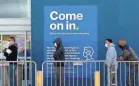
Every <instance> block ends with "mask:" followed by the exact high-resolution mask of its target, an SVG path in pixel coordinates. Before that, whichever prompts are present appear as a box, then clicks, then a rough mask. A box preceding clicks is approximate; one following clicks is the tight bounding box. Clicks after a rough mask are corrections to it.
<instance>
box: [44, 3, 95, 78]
mask: <svg viewBox="0 0 139 86" xmlns="http://www.w3.org/2000/svg"><path fill="white" fill-rule="evenodd" d="M56 38H61V39H62V41H63V46H64V48H65V57H66V60H68V61H69V60H72V61H73V60H75V61H79V60H94V59H95V60H96V59H97V7H96V6H45V7H44V52H45V54H44V61H51V60H53V53H54V52H55V48H54V47H53V41H54V40H55V39H56ZM76 64H77V63H72V64H70V65H68V64H65V67H66V68H67V69H68V67H69V66H70V67H73V69H71V71H76V66H77V65H76ZM71 65H72V66H71ZM52 66H53V63H49V64H47V66H46V67H44V69H45V70H46V71H45V73H44V76H47V77H49V73H50V72H52V70H53V69H52V68H53V67H52ZM91 66H92V68H91V69H90V64H87V63H81V64H80V65H79V67H78V71H79V72H78V77H82V74H83V73H86V71H85V70H83V71H82V72H80V71H81V70H82V69H81V68H82V67H84V68H87V69H88V71H90V72H91V73H86V74H84V76H83V77H88V76H90V74H92V73H93V72H94V67H93V66H94V64H91ZM88 67H89V68H88ZM76 73H77V72H76ZM76 73H75V77H76ZM71 76H72V75H71Z"/></svg>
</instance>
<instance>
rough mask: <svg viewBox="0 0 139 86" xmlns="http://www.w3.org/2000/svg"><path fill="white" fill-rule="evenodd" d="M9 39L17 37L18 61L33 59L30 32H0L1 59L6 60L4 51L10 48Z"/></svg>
mask: <svg viewBox="0 0 139 86" xmlns="http://www.w3.org/2000/svg"><path fill="white" fill-rule="evenodd" d="M9 37H15V40H16V44H17V46H18V59H28V60H30V59H31V33H30V32H0V59H4V56H3V51H4V49H5V48H7V47H8V44H7V43H8V39H9Z"/></svg>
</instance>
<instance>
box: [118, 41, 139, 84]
mask: <svg viewBox="0 0 139 86" xmlns="http://www.w3.org/2000/svg"><path fill="white" fill-rule="evenodd" d="M118 46H119V48H120V49H121V50H122V53H121V56H120V58H118V59H117V60H119V61H130V62H126V64H127V65H128V67H129V70H130V71H129V72H128V79H127V86H139V84H138V80H137V79H138V70H139V69H138V62H132V61H138V57H137V55H136V53H135V52H134V50H133V49H132V48H131V47H129V46H128V45H127V43H126V41H125V40H119V43H118Z"/></svg>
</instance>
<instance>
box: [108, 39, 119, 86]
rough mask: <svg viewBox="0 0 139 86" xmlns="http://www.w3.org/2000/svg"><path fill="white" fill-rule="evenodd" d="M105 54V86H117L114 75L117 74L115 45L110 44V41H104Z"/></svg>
mask: <svg viewBox="0 0 139 86" xmlns="http://www.w3.org/2000/svg"><path fill="white" fill-rule="evenodd" d="M105 47H106V48H107V53H106V65H107V72H108V73H107V81H108V83H107V84H108V85H107V86H117V85H116V84H115V83H117V80H116V74H117V61H116V59H117V52H116V49H115V45H114V44H113V43H112V39H106V40H105Z"/></svg>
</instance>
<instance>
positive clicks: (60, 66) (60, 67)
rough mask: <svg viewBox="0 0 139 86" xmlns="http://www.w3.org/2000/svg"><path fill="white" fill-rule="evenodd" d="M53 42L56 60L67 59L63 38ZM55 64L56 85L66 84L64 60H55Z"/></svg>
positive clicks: (62, 85)
mask: <svg viewBox="0 0 139 86" xmlns="http://www.w3.org/2000/svg"><path fill="white" fill-rule="evenodd" d="M53 43H54V47H55V49H56V51H55V52H54V55H53V58H54V60H55V61H65V50H64V46H63V45H62V40H61V39H60V38H56V39H55V41H54V42H53ZM54 66H55V68H56V83H57V85H56V86H64V62H55V63H54Z"/></svg>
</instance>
